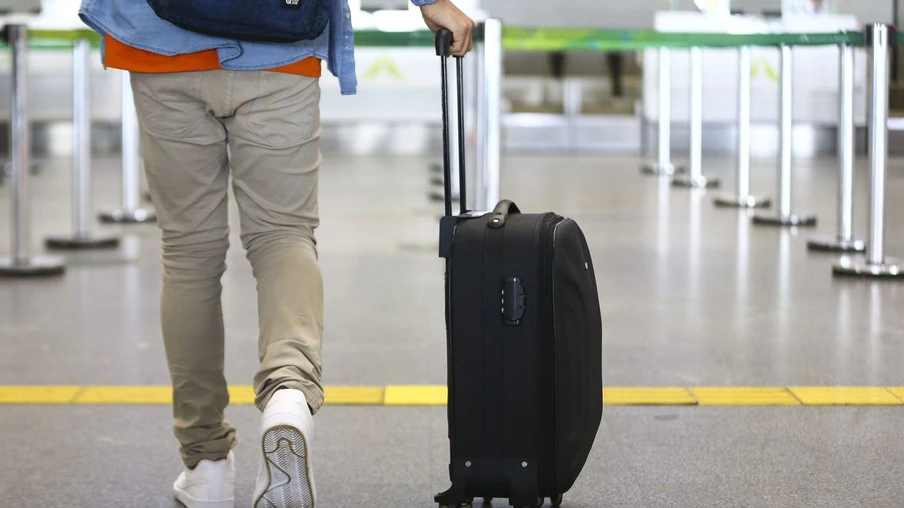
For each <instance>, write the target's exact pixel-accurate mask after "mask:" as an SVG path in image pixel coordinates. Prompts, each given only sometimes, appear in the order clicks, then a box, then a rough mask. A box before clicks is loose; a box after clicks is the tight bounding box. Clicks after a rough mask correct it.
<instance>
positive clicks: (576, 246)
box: [435, 31, 603, 508]
mask: <svg viewBox="0 0 904 508" xmlns="http://www.w3.org/2000/svg"><path fill="white" fill-rule="evenodd" d="M451 37H452V35H451V33H449V32H448V31H440V33H438V34H437V40H436V48H437V54H438V55H439V56H440V58H441V60H442V80H443V85H442V89H443V90H442V92H443V143H444V178H445V182H444V183H445V206H446V215H445V217H443V218H442V220H441V222H440V256H441V257H443V258H445V260H446V285H445V288H446V289H445V290H446V341H447V351H448V384H449V400H448V403H449V404H448V419H449V440H450V445H451V456H452V457H451V462H450V464H449V474H450V477H451V480H452V487H451V488H450V489H449V490H448V491H446V492H444V493H441V494H438V495H437V496H436V497H435V501H436V502H437V503H438V504H439V505H440V506H447V507H459V506H465V507H467V506H468V505H469V504H470V503H471V502H472V501H473V499H474V498H484V499H485V500H488V499H492V498H507V499H508V501H509V504H511V505H514V506H518V507H531V508H533V507H536V506H540V505H543V502H544V499H545V498H549V499H550V500H551V501H552V505H553V506H558V505H559V504H561V502H562V495H563V494H564V493H565V492H566V491H567V490H568V489H570V488H571V486H572V485H573V484H574V482H575V480H576V479H577V477H578V475H579V474H580V472H581V469H582V468H583V467H584V463H585V462H586V460H587V456H588V455H589V453H590V449H591V447H592V446H593V441H594V438H595V437H596V434H597V431H598V430H599V425H600V420H601V418H602V411H603V406H602V319H601V316H600V305H599V294H598V292H597V287H596V279H595V277H594V272H593V264H592V262H591V260H590V252H589V249H588V247H587V242H586V240H585V239H584V235H583V233H582V232H581V229H580V228H579V227H578V225H577V224H576V223H575V222H574V221H573V220H571V219H567V218H564V217H560V216H558V215H556V214H554V213H543V214H523V213H521V212H520V211H519V210H518V207H517V206H515V204H514V203H512V202H510V201H507V200H504V201H502V202H500V203H499V204H498V205H497V206H496V208H495V210H494V211H493V212H492V213H478V212H467V211H466V206H465V201H466V193H465V188H466V186H465V172H464V163H463V161H464V160H465V157H464V149H463V146H462V145H461V144H460V146H459V154H460V157H459V161H461V164H460V165H461V167H460V168H459V178H460V182H461V188H460V194H461V196H460V201H461V213H460V214H459V215H452V202H451V192H450V178H451V169H450V156H449V151H450V146H449V144H450V141H449V132H448V124H449V122H448V119H449V111H448V109H449V108H448V85H447V83H448V81H447V80H448V70H447V63H446V59H447V56H448V55H449V45H450V44H451ZM456 64H457V67H458V87H457V88H458V94H459V101H458V104H459V110H458V115H459V119H461V118H462V110H463V106H462V104H463V100H462V89H463V86H462V75H461V74H462V62H461V59H460V58H456ZM458 124H459V140H463V139H465V137H464V133H463V128H462V124H463V122H462V121H459V122H458ZM496 506H498V505H496Z"/></svg>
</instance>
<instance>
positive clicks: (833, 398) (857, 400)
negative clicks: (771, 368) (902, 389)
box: [789, 386, 904, 406]
mask: <svg viewBox="0 0 904 508" xmlns="http://www.w3.org/2000/svg"><path fill="white" fill-rule="evenodd" d="M789 390H791V393H793V394H794V396H795V397H797V398H798V399H800V401H801V403H802V404H803V405H805V406H875V405H881V406H899V405H902V404H904V402H902V401H901V399H899V398H897V397H895V396H894V395H893V394H892V393H891V392H890V391H888V389H887V388H882V387H876V386H797V387H791V388H789Z"/></svg>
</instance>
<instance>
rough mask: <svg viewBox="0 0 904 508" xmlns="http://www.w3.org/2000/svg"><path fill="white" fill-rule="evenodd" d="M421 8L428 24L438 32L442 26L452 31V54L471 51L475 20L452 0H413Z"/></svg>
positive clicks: (461, 54)
mask: <svg viewBox="0 0 904 508" xmlns="http://www.w3.org/2000/svg"><path fill="white" fill-rule="evenodd" d="M411 2H412V3H413V4H414V5H417V6H419V7H420V8H421V14H423V16H424V21H425V22H426V23H427V26H428V27H429V28H430V30H432V31H433V32H434V33H436V31H437V30H439V29H440V28H448V29H449V30H451V31H452V40H453V42H452V54H453V55H455V56H464V55H465V53H467V52H468V51H471V44H472V41H471V39H472V35H473V33H474V20H473V19H471V18H470V17H468V15H467V14H465V13H464V12H462V11H461V10H460V9H459V8H458V7H456V6H455V4H453V3H452V1H451V0H411Z"/></svg>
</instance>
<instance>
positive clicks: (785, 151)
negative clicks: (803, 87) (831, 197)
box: [753, 44, 816, 226]
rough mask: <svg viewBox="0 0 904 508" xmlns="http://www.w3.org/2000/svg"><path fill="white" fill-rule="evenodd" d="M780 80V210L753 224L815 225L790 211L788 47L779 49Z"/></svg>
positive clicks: (759, 217)
mask: <svg viewBox="0 0 904 508" xmlns="http://www.w3.org/2000/svg"><path fill="white" fill-rule="evenodd" d="M781 57H782V58H781V62H782V78H781V98H780V101H779V102H780V103H781V105H780V113H779V114H780V116H781V126H780V127H779V133H780V135H781V146H780V152H781V155H780V157H779V159H780V161H779V175H778V196H779V209H778V214H776V215H762V214H756V215H754V216H753V223H754V224H760V225H767V226H815V225H816V217H815V216H812V215H798V214H795V213H794V212H792V211H791V197H792V190H791V189H792V186H791V183H792V182H791V164H792V160H793V155H794V153H793V146H792V145H793V141H794V136H793V134H794V59H793V49H792V48H791V46H789V45H787V44H783V45H782V46H781Z"/></svg>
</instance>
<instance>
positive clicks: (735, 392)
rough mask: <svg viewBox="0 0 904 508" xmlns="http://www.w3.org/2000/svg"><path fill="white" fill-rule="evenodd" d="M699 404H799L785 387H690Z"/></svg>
mask: <svg viewBox="0 0 904 508" xmlns="http://www.w3.org/2000/svg"><path fill="white" fill-rule="evenodd" d="M691 394H692V395H693V396H694V398H695V399H697V403H698V404H700V405H701V406H799V405H800V401H799V400H797V398H796V397H794V395H792V394H791V392H790V391H788V389H787V388H768V387H718V388H691Z"/></svg>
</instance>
